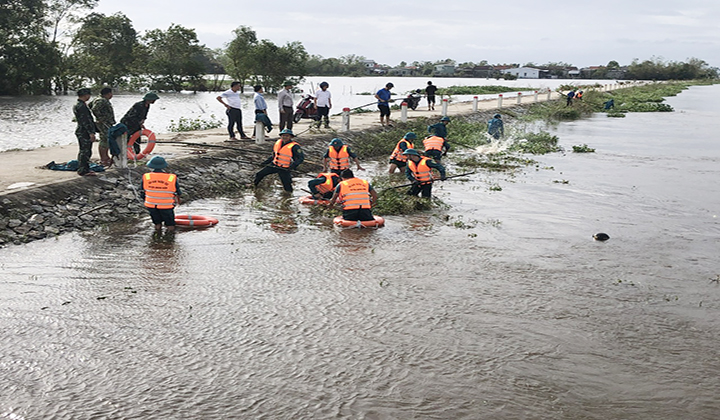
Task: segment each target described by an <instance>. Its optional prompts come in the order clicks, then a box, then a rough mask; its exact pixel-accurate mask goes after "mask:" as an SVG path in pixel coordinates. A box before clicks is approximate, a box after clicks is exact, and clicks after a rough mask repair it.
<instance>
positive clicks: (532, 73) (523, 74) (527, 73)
mask: <svg viewBox="0 0 720 420" xmlns="http://www.w3.org/2000/svg"><path fill="white" fill-rule="evenodd" d="M502 72H503V73H509V74H512V75H513V76H517V78H518V79H540V78H542V77H544V76H543V73H547V70H541V69H536V68H533V67H518V68H514V69H507V70H503V71H502Z"/></svg>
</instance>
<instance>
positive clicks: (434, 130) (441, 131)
mask: <svg viewBox="0 0 720 420" xmlns="http://www.w3.org/2000/svg"><path fill="white" fill-rule="evenodd" d="M448 124H450V117H447V116H445V117H442V118H440V122H439V123H435V124H433V125H428V128H427V131H428V133H429V134H433V135H436V136H438V137H442V138H444V139H447V136H448V131H447V125H448Z"/></svg>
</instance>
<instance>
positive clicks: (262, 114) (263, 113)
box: [253, 85, 272, 137]
mask: <svg viewBox="0 0 720 420" xmlns="http://www.w3.org/2000/svg"><path fill="white" fill-rule="evenodd" d="M253 90H254V91H255V96H254V97H253V103H254V104H255V122H258V121H261V122H262V123H263V125H264V126H265V128H266V129H267V131H268V133H269V132H270V131H271V130H272V123H271V122H270V117H268V113H267V102H265V97H264V96H263V87H262V86H261V85H255V86H254V87H253ZM255 134H256V133H255V128H253V137H254V136H255Z"/></svg>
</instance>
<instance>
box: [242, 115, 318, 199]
mask: <svg viewBox="0 0 720 420" xmlns="http://www.w3.org/2000/svg"><path fill="white" fill-rule="evenodd" d="M293 137H295V134H293V132H292V131H290V130H288V129H287V128H286V129H284V130H282V131H281V132H280V139H279V140H278V141H276V142H275V145H274V146H273V154H272V156H271V157H269V158H268V159H267V160H265V161H264V162H263V163H262V164H263V165H268V164H269V165H268V166H266V167H264V168H262V169H261V170H260V171H259V172H258V173H256V174H255V180H254V181H253V183H254V184H255V186H256V187H257V186H258V184H260V181H262V179H263V178H265V177H266V176H267V175H270V174H275V173H276V174H278V176H279V177H280V181H281V182H282V184H283V189H285V191H287V192H292V190H293V188H292V175H291V174H290V171H292V170H294V169H295V168H297V167H298V166H299V165H300V164H301V163H302V162H303V161H304V160H305V155H304V154H303V152H302V149H300V145H299V144H298V143H297V142H296V141H294V140H293Z"/></svg>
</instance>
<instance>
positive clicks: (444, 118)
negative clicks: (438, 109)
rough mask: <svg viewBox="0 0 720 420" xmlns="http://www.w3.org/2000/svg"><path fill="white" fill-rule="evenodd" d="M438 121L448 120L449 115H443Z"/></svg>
mask: <svg viewBox="0 0 720 420" xmlns="http://www.w3.org/2000/svg"><path fill="white" fill-rule="evenodd" d="M440 121H450V117H448V116H444V117H442V118H440Z"/></svg>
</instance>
